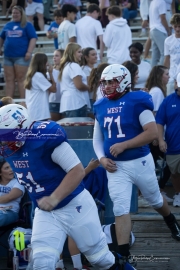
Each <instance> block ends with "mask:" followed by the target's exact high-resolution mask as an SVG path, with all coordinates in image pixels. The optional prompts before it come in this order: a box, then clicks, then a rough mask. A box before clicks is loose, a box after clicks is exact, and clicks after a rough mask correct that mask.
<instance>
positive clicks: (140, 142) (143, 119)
mask: <svg viewBox="0 0 180 270" xmlns="http://www.w3.org/2000/svg"><path fill="white" fill-rule="evenodd" d="M139 121H140V124H141V126H142V128H143V132H141V133H140V134H139V135H137V136H136V137H134V138H133V139H131V140H127V141H124V142H122V143H116V144H114V145H112V146H111V147H110V153H111V155H113V156H114V157H117V155H118V154H120V153H122V152H124V151H125V150H127V149H131V148H136V147H141V146H144V145H146V144H149V143H151V142H152V141H153V140H157V138H158V131H157V125H156V122H155V119H154V115H153V113H152V112H151V111H150V110H145V111H143V112H142V113H141V114H140V116H139Z"/></svg>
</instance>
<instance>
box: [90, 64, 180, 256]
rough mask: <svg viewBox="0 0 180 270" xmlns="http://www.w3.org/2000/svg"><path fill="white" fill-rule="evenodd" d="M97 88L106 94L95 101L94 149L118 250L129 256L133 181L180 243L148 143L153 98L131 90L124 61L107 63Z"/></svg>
mask: <svg viewBox="0 0 180 270" xmlns="http://www.w3.org/2000/svg"><path fill="white" fill-rule="evenodd" d="M100 88H101V91H102V93H103V95H104V98H102V99H100V100H98V101H97V102H96V103H95V104H94V114H95V119H96V120H95V127H94V134H93V145H94V151H95V153H96V155H97V157H98V159H99V161H100V163H101V164H102V166H103V167H104V168H105V169H106V170H107V177H108V189H109V194H110V197H111V200H112V202H113V212H114V215H115V226H116V235H117V242H118V246H119V253H120V254H121V255H122V256H125V257H128V256H129V255H130V252H129V236H130V231H131V219H130V214H129V211H130V203H131V194H132V185H133V184H135V185H136V186H137V187H138V188H139V190H140V191H141V193H142V195H143V196H144V198H145V199H146V200H147V201H148V203H149V204H150V205H151V206H152V207H153V208H154V209H155V210H156V211H157V212H158V213H160V214H161V215H162V216H163V218H164V220H165V222H166V224H167V226H168V227H169V228H170V230H171V233H172V236H173V237H174V238H175V239H177V240H178V241H180V227H179V224H178V223H177V221H176V219H175V217H174V215H173V214H172V213H171V212H170V210H169V207H168V204H167V202H166V201H165V199H163V197H162V195H161V193H160V191H159V187H158V182H157V178H156V174H155V166H154V161H153V158H152V155H151V153H150V149H149V146H148V144H149V143H150V142H152V141H153V140H154V139H156V138H157V136H158V134H157V127H156V122H155V119H154V116H153V113H152V111H153V102H152V98H151V96H150V95H149V94H148V93H146V92H143V91H133V92H131V91H130V89H131V75H130V72H129V71H128V69H127V68H126V67H124V66H122V65H119V64H114V65H109V66H108V67H106V68H105V69H104V70H103V72H102V75H101V81H100Z"/></svg>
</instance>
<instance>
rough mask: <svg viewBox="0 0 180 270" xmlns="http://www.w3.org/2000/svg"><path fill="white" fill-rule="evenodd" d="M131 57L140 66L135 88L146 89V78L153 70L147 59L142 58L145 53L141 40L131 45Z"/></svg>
mask: <svg viewBox="0 0 180 270" xmlns="http://www.w3.org/2000/svg"><path fill="white" fill-rule="evenodd" d="M129 52H130V57H131V60H132V61H133V63H135V64H136V65H137V66H138V70H139V74H138V75H139V78H138V81H137V83H136V84H135V85H134V90H139V89H144V87H145V84H146V80H147V78H148V76H149V73H150V71H151V65H150V64H149V63H148V62H147V61H143V60H141V56H142V54H143V45H142V44H141V43H139V42H135V43H133V44H131V45H130V46H129Z"/></svg>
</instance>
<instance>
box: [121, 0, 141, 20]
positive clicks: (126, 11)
mask: <svg viewBox="0 0 180 270" xmlns="http://www.w3.org/2000/svg"><path fill="white" fill-rule="evenodd" d="M119 3H120V8H121V9H122V14H123V18H124V19H126V20H127V21H128V24H129V20H131V19H134V18H136V16H137V14H138V11H137V1H136V0H119Z"/></svg>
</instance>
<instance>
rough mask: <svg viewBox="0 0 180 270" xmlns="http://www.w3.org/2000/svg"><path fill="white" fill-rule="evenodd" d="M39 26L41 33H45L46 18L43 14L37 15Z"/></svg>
mask: <svg viewBox="0 0 180 270" xmlns="http://www.w3.org/2000/svg"><path fill="white" fill-rule="evenodd" d="M37 17H38V25H39V28H40V30H41V31H44V17H43V14H40V13H37Z"/></svg>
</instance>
